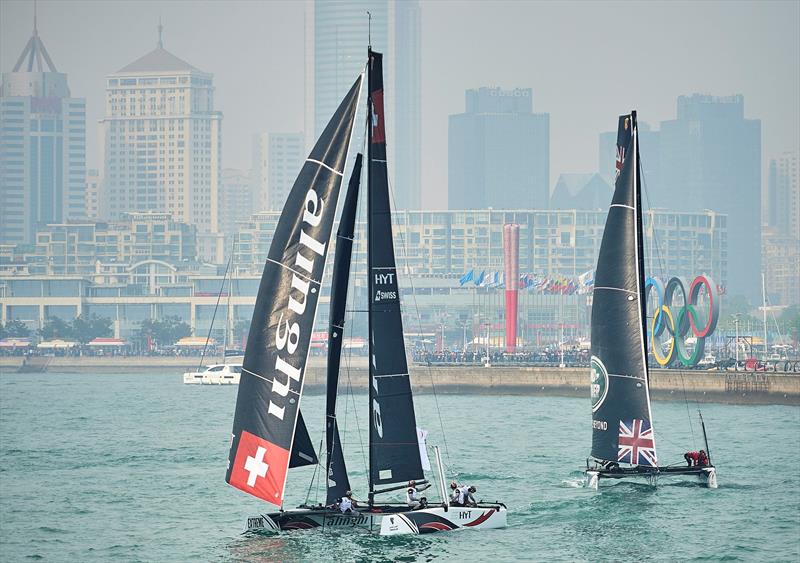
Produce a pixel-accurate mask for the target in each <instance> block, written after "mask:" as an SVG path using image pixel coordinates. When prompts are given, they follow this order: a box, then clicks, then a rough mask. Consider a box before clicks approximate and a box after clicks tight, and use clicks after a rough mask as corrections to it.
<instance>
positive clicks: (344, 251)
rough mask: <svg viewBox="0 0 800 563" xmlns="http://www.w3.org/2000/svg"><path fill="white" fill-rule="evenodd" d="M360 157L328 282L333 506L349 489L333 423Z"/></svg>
mask: <svg viewBox="0 0 800 563" xmlns="http://www.w3.org/2000/svg"><path fill="white" fill-rule="evenodd" d="M361 162H362V155H361V154H359V155H358V156H357V157H356V162H355V165H354V166H353V172H352V174H351V176H350V182H349V183H348V185H347V195H346V196H345V198H344V207H343V208H342V215H341V217H340V218H339V229H338V230H337V231H336V252H335V254H334V256H333V276H332V279H331V308H330V326H329V327H328V382H327V390H328V393H327V397H326V401H325V446H326V454H327V455H326V465H325V466H326V467H327V468H328V472H327V485H328V486H327V489H328V493H327V500H326V502H325V504H328V505H330V504H333V503H334V502H336V501H337V500H338V499H340V498H341V497H343V496H344V494H345V493H346V492H347V491H349V490H350V480H349V479H348V478H347V467H346V466H345V463H344V453H343V452H342V443H341V440H340V439H339V425H338V422H337V420H336V394H337V392H338V389H339V366H340V365H341V359H342V341H343V340H344V317H345V307H346V305H347V284H348V281H349V280H350V262H351V258H352V254H353V237H354V236H355V227H356V210H357V208H358V190H359V185H360V181H361Z"/></svg>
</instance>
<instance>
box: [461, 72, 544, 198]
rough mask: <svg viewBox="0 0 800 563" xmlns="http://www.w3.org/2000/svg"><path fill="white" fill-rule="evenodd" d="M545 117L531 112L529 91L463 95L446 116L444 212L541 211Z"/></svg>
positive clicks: (482, 90) (486, 90)
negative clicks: (462, 105) (462, 103)
mask: <svg viewBox="0 0 800 563" xmlns="http://www.w3.org/2000/svg"><path fill="white" fill-rule="evenodd" d="M549 182H550V115H549V114H547V113H533V90H531V89H530V88H515V89H514V90H501V89H500V88H486V87H484V88H480V89H478V90H467V92H466V111H465V112H464V113H461V114H457V115H451V116H450V125H449V131H448V195H447V197H448V205H449V208H450V209H464V208H468V209H483V208H487V207H493V208H496V209H520V208H528V209H547V208H548V206H549V203H550V188H549Z"/></svg>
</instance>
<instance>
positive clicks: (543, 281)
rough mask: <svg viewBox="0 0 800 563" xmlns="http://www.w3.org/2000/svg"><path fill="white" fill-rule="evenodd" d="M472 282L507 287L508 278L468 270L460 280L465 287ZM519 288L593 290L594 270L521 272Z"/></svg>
mask: <svg viewBox="0 0 800 563" xmlns="http://www.w3.org/2000/svg"><path fill="white" fill-rule="evenodd" d="M470 282H472V283H473V284H474V285H475V286H476V287H492V288H505V287H506V280H505V275H504V274H503V272H500V271H495V272H486V270H482V271H481V272H480V273H476V272H475V270H470V271H469V272H466V273H465V274H464V275H463V276H461V278H460V279H459V280H458V283H459V284H460V285H461V286H462V287H463V286H464V285H466V284H468V283H470ZM517 283H518V285H517V289H527V290H529V291H535V292H537V293H548V294H559V295H573V294H584V293H589V292H591V291H592V288H593V287H594V270H588V271H586V272H584V273H582V274H581V275H579V276H577V277H567V276H549V275H539V274H520V275H519V280H518V282H517Z"/></svg>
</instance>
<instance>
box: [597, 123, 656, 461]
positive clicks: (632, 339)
mask: <svg viewBox="0 0 800 563" xmlns="http://www.w3.org/2000/svg"><path fill="white" fill-rule="evenodd" d="M640 171H641V167H640V165H639V138H638V129H637V124H636V112H631V114H630V115H623V116H620V118H619V126H618V129H617V178H616V182H615V188H614V197H613V198H612V201H611V206H610V208H609V210H608V217H607V219H606V226H605V231H604V232H603V240H602V243H601V245H600V254H599V256H598V259H597V271H596V273H595V286H594V297H593V303H592V321H591V322H592V358H591V397H592V453H591V455H592V457H594V458H595V459H599V460H608V461H614V462H624V463H630V464H633V465H643V466H653V467H655V466H657V459H656V446H655V434H654V431H653V419H652V415H651V410H650V393H649V389H648V379H649V377H648V367H647V353H646V349H647V348H646V342H645V338H646V334H647V330H646V327H645V322H646V319H647V317H646V313H645V300H644V256H643V248H644V244H643V233H642V206H641V194H640V186H641V182H640Z"/></svg>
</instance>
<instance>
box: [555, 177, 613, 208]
mask: <svg viewBox="0 0 800 563" xmlns="http://www.w3.org/2000/svg"><path fill="white" fill-rule="evenodd" d="M613 193H614V190H613V189H612V188H611V186H610V185H608V183H607V182H606V181H605V180H604V179H603V177H602V176H601V175H600V174H561V175H560V176H559V177H558V181H557V182H556V187H555V188H554V189H553V194H552V195H551V196H550V209H607V208H608V204H609V203H611V196H612V195H613Z"/></svg>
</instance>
